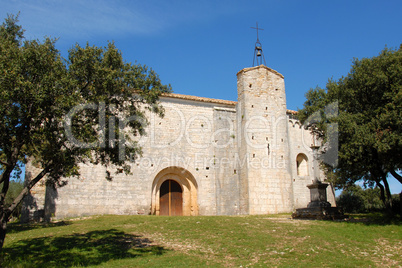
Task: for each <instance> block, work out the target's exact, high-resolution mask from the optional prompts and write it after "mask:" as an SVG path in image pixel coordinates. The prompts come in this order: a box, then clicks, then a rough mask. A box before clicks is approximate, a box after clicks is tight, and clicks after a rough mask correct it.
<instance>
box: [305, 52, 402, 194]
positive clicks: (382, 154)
mask: <svg viewBox="0 0 402 268" xmlns="http://www.w3.org/2000/svg"><path fill="white" fill-rule="evenodd" d="M306 98H307V101H306V102H305V103H304V107H303V109H301V110H300V111H299V119H300V120H301V121H302V122H308V121H313V122H315V125H316V127H317V128H318V130H319V133H320V135H321V137H322V138H323V139H324V141H325V142H327V143H329V144H331V138H330V137H329V136H330V128H329V127H328V126H329V125H331V124H332V125H334V124H336V125H337V126H338V128H337V132H338V133H337V135H336V136H337V142H338V144H339V147H338V162H337V165H336V166H328V165H327V166H326V169H327V171H329V173H331V174H330V177H332V178H334V182H335V184H336V185H337V186H338V187H343V186H346V185H350V184H353V183H354V182H356V181H358V180H361V179H363V180H364V181H365V182H366V183H367V184H368V185H374V184H377V185H378V184H380V183H381V182H382V183H384V185H385V187H387V181H386V176H387V174H388V173H392V174H393V175H394V176H395V177H397V179H398V180H399V181H400V182H401V183H402V178H398V174H397V172H398V170H400V169H401V168H402V161H401V159H402V133H401V127H402V45H401V47H400V48H399V49H388V48H385V49H384V50H383V51H381V53H380V54H379V55H378V56H376V57H372V58H364V59H361V60H359V59H354V60H353V64H352V68H351V70H350V72H349V73H348V74H347V76H346V77H342V78H341V79H339V80H338V81H334V80H329V81H328V83H327V85H326V88H325V89H321V88H315V89H311V90H310V91H308V92H307V94H306ZM331 103H337V105H338V112H339V113H338V114H337V115H336V116H330V117H328V116H326V115H327V114H328V113H326V110H325V109H326V107H328V105H330V104H331ZM317 114H319V115H320V116H318V117H316V118H314V120H311V117H312V116H314V115H317Z"/></svg>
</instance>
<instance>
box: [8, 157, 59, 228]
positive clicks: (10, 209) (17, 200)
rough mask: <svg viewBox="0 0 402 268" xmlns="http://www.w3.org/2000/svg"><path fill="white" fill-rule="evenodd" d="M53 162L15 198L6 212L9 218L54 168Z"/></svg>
mask: <svg viewBox="0 0 402 268" xmlns="http://www.w3.org/2000/svg"><path fill="white" fill-rule="evenodd" d="M52 166H53V165H52V163H50V164H49V165H47V166H46V168H45V169H43V170H42V171H41V172H40V173H39V174H38V175H37V176H36V177H35V178H34V179H33V180H31V181H29V183H28V184H27V185H26V186H25V187H24V189H22V191H21V193H20V194H19V195H18V196H17V198H15V199H14V202H13V203H12V204H11V205H10V206H9V207H8V208H7V209H6V211H5V214H6V217H7V220H8V219H9V217H10V216H11V214H12V213H13V211H14V210H15V208H16V207H17V206H18V205H19V203H21V201H22V200H23V199H24V197H25V196H27V195H28V193H29V190H31V189H32V187H33V186H35V184H36V183H38V181H40V180H41V179H42V178H43V177H44V176H45V175H46V174H47V173H48V172H49V171H50V169H51V168H52Z"/></svg>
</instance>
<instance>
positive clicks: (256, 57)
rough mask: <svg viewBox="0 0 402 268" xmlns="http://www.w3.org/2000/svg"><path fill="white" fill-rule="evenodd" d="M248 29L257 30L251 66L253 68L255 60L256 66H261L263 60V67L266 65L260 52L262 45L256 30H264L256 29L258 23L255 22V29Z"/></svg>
mask: <svg viewBox="0 0 402 268" xmlns="http://www.w3.org/2000/svg"><path fill="white" fill-rule="evenodd" d="M250 28H252V29H256V30H257V42H255V47H254V57H253V66H255V65H254V62H255V60H257V65H258V66H259V65H262V64H263V62H262V60H264V65H267V63H266V62H265V57H264V53H263V52H262V45H261V43H260V39H259V37H258V30H264V29H262V28H258V22H257V27H250Z"/></svg>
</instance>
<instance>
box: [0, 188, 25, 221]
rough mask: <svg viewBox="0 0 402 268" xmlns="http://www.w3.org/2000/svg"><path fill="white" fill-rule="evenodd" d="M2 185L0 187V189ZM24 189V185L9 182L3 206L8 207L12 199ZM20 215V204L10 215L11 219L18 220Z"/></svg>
mask: <svg viewBox="0 0 402 268" xmlns="http://www.w3.org/2000/svg"><path fill="white" fill-rule="evenodd" d="M1 187H2V185H0V188H1ZM23 188H24V184H23V183H22V182H21V181H10V186H9V189H8V193H7V196H6V199H5V202H4V203H5V205H6V206H10V205H11V204H12V203H13V201H14V199H15V198H17V196H18V195H19V194H20V193H21V191H22V189H23ZM20 215H21V204H19V205H18V206H17V207H16V209H15V210H14V211H13V213H12V215H11V216H12V217H14V218H17V219H19V217H20Z"/></svg>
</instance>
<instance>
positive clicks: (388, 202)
mask: <svg viewBox="0 0 402 268" xmlns="http://www.w3.org/2000/svg"><path fill="white" fill-rule="evenodd" d="M382 181H383V182H384V186H385V193H386V194H387V195H386V201H387V210H388V211H389V212H391V211H392V196H391V191H390V189H389V184H388V181H387V175H386V174H384V175H383V176H382Z"/></svg>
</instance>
